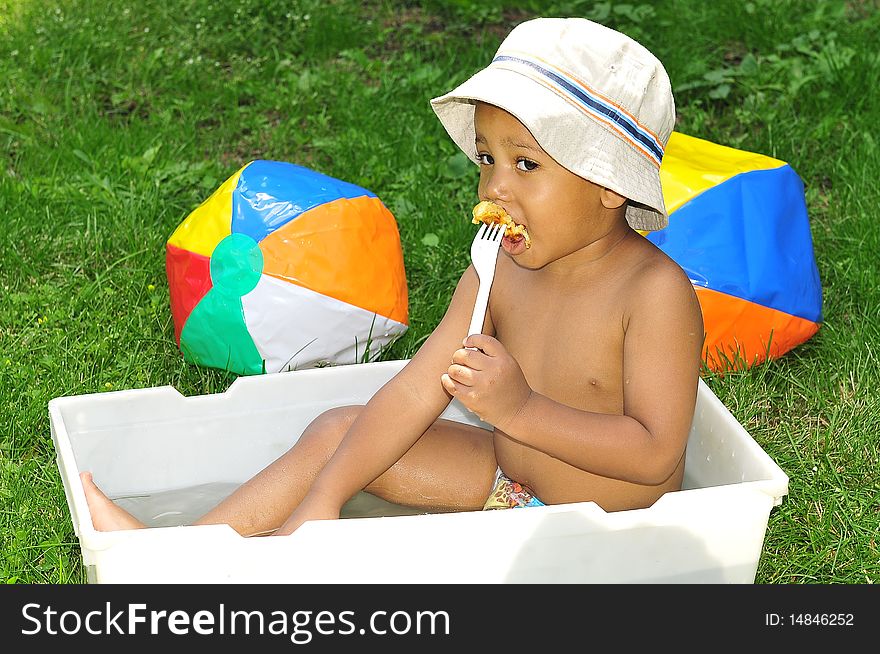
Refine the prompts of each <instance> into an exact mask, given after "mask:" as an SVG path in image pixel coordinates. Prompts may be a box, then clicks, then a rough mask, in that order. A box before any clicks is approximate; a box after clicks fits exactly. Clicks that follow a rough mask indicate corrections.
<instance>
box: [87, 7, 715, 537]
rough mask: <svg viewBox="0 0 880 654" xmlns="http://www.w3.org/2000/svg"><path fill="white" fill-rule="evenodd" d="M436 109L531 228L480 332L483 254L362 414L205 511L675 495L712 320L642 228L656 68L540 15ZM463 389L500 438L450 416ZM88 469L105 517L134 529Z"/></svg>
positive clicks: (98, 516)
mask: <svg viewBox="0 0 880 654" xmlns="http://www.w3.org/2000/svg"><path fill="white" fill-rule="evenodd" d="M432 106H433V108H434V111H435V112H436V114H437V116H438V117H439V119H440V121H441V122H442V123H443V125H444V127H445V128H446V130H447V131H448V132H449V134H450V136H451V137H452V139H453V140H454V141H455V143H456V144H458V146H459V147H460V148H461V149H462V150H464V151H465V152H466V153H467V154H468V155H469V156H471V157H472V158H473V160H474V161H475V162H476V163H478V164H479V166H480V181H479V199H480V200H490V201H492V202H494V203H495V204H497V205H499V206H501V207H503V208H504V209H505V210H506V211H507V213H508V214H509V215H510V216H511V217H512V218H513V220H514V221H515V222H516V223H518V224H521V225H524V226H525V228H526V229H527V231H528V234H529V235H530V238H531V242H530V246H529V247H526V244H525V243H524V240H523V239H522V238H521V237H520V238H510V237H507V238H505V239H504V242H503V243H502V251H501V252H499V256H498V263H497V270H496V273H495V279H494V283H493V286H492V292H491V296H490V300H489V309H488V312H487V315H486V319H485V322H484V326H483V333H482V334H470V335H468V334H467V333H466V331H467V326H468V324H469V321H470V316H471V311H472V309H473V306H474V299H475V297H476V293H477V287H478V284H479V280H478V277H477V275H476V273H475V272H474V269H473V266H471V267H468V269H467V270H465V272H464V274H463V275H462V276H461V279H460V280H459V282H458V285H457V287H456V289H455V293H454V295H453V297H452V300H451V302H450V305H449V307H448V309H447V311H446V314H445V316H444V317H443V319H442V321H441V322H440V324H439V325H438V326H437V327H436V329H435V330H434V331H433V332H432V334H431V335H430V337H429V338H428V339H427V340H426V341H425V343H424V345H423V346H422V347H421V348H420V349H419V351H418V352H417V353H416V354H415V355H414V356H413V358H412V359H411V360H410V361H409V362H408V363H407V365H406V366H405V367H404V368H403V369H402V370H401V371H400V372H399V373H398V374H397V375H396V376H395V377H394V378H393V379H392V380H391V381H390V382H388V383H387V384H386V385H385V386H384V387H382V388H381V389H380V390H379V391H378V392H377V393H376V394H375V396H374V397H373V398H372V399H371V400H370V401H369V402H368V403H367V404H366V405H365V406H347V407H339V408H336V409H332V410H330V411H327V412H326V413H323V414H322V415H320V416H319V417H318V418H316V419H315V420H314V421H313V422H312V423H311V424H310V425H309V427H308V428H307V429H306V430H305V432H304V433H303V434H302V436H301V437H300V439H299V440H298V441H297V443H296V444H295V445H294V446H293V447H292V448H291V449H290V450H289V451H288V452H287V453H285V454H283V455H282V456H281V457H279V458H278V459H277V460H276V461H275V462H273V463H272V464H270V465H269V466H268V467H266V468H265V469H264V470H263V471H261V472H260V473H258V474H257V475H256V476H254V477H253V478H252V479H251V480H249V481H248V482H246V483H245V484H243V485H242V486H241V487H240V488H239V489H238V490H237V491H236V492H235V493H233V494H232V495H231V496H230V497H228V498H227V499H226V500H224V501H223V502H221V503H220V504H219V505H218V506H217V507H216V508H214V509H212V510H211V511H210V512H209V513H208V514H206V515H205V516H203V517H202V518H201V519H200V520H199V521H198V522H197V524H210V523H226V524H229V525H231V526H232V527H233V528H234V529H236V530H237V531H238V532H239V533H241V534H243V535H256V534H266V533H275V534H289V533H291V532H293V531H294V530H295V529H297V528H298V527H299V526H300V525H302V524H303V523H304V522H306V521H309V520H323V519H333V518H338V517H339V513H340V509H341V507H342V506H343V504H344V503H345V502H346V501H348V500H349V499H350V498H351V497H353V496H354V495H355V494H356V493H357V492H358V491H361V490H366V491H368V492H370V493H372V494H375V495H377V496H379V497H381V498H384V499H386V500H389V501H391V502H395V503H398V504H404V505H409V506H413V507H421V508H423V509H425V510H428V511H448V510H458V511H469V510H480V509H483V508H497V507H507V506H534V505H540V504H542V503H543V504H558V503H565V502H584V501H594V502H596V503H597V504H598V505H599V506H601V507H602V508H604V509H605V510H606V511H617V510H623V509H635V508H642V507H648V506H650V505H651V504H652V503H654V502H655V501H656V500H657V499H658V498H659V497H660V496H661V495H663V494H664V493H666V492H669V491H675V490H678V489H680V488H681V480H682V474H683V471H684V460H685V459H684V456H685V445H686V442H687V438H688V433H689V429H690V425H691V421H692V419H693V413H694V406H695V401H696V395H697V384H698V380H699V372H700V356H701V349H702V342H703V324H702V316H701V312H700V306H699V304H698V301H697V298H696V294H695V293H694V290H693V287H692V285H691V283H690V281H689V280H688V278H687V276H686V275H685V273H684V272H683V271H682V269H681V268H680V267H679V266H678V265H677V264H676V263H675V262H674V261H672V260H671V259H670V258H669V257H668V256H667V255H666V254H664V253H663V252H662V251H661V250H659V249H658V248H657V247H655V246H654V245H653V244H652V243H651V242H650V241H648V239H646V238H644V237H643V236H642V235H641V234H640V233H639V232H638V231H637V230H643V231H647V230H655V229H661V228H663V227H664V226H665V225H666V223H667V215H666V211H665V207H664V204H663V196H662V193H661V189H660V176H659V168H660V161H661V158H662V156H663V150H664V147H665V145H666V142H667V141H668V139H669V135H670V133H671V131H672V127H673V121H674V114H675V108H674V103H673V98H672V92H671V88H670V84H669V80H668V77H667V75H666V72H665V70H664V68H663V66H662V64H661V63H660V62H659V61H658V60H657V59H656V58H655V57H654V56H653V55H652V54H651V53H650V52H648V51H647V50H646V49H645V48H644V47H642V46H641V45H639V44H638V43H636V42H635V41H633V40H632V39H630V38H628V37H626V36H624V35H623V34H620V33H618V32H616V31H614V30H611V29H609V28H606V27H603V26H602V25H599V24H596V23H593V22H590V21H588V20H585V19H581V18H564V19H563V18H538V19H534V20H530V21H526V22H524V23H522V24H520V25H519V26H517V27H516V28H515V29H513V30H512V31H511V33H510V34H509V35H508V37H507V38H506V39H505V40H504V42H503V43H502V44H501V46H500V48H499V49H498V52H497V53H496V55H495V57H494V59H493V60H492V62H491V63H490V64H489V65H488V66H487V67H486V68H485V69H483V70H481V71H479V72H477V73H476V74H475V75H474V76H473V77H471V78H470V79H468V80H467V81H465V82H464V83H463V84H461V85H460V86H459V87H458V88H456V89H454V90H453V91H451V92H450V93H447V94H446V95H443V96H441V97H438V98H435V99H434V100H432ZM461 219H462V220H464V219H466V217H464V216H462V217H461ZM452 398H457V399H458V400H459V401H461V403H462V404H464V406H465V407H467V408H468V409H470V410H471V411H473V412H474V413H475V414H476V415H477V416H479V417H480V418H481V419H482V420H484V421H485V422H487V423H489V424H491V425H493V426H494V430H493V431H488V430H485V429H481V428H479V427H475V426H472V425H465V424H460V423H457V422H452V421H447V420H443V419H440V418H439V416H440V415H441V413H442V412H443V411H444V409H445V408H446V407H447V405H448V404H449V402H450V401H451V399H452ZM82 482H83V486H84V489H85V492H86V496H87V498H88V502H89V508H90V511H91V514H92V518H93V522H94V525H95V528H96V529H99V530H113V529H128V528H136V527H143V525H142V524H141V523H139V522H138V521H137V520H136V519H135V518H134V517H133V516H131V515H130V514H128V513H126V512H125V511H124V510H123V509H121V508H120V507H118V506H116V505H115V504H113V502H111V501H110V500H109V499H108V498H107V497H106V496H105V495H104V494H103V493H102V492H101V491H100V490H99V489H98V487H97V486H96V485H95V484H94V482H93V481H92V479H91V475H90V474H89V473H87V472H86V473H83V475H82ZM487 498H488V499H487Z"/></svg>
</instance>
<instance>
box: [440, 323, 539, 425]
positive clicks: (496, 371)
mask: <svg viewBox="0 0 880 654" xmlns="http://www.w3.org/2000/svg"><path fill="white" fill-rule="evenodd" d="M463 344H464V347H462V348H461V349H458V350H456V351H455V352H454V353H453V355H452V365H450V366H449V369H448V370H447V371H446V374H444V375H443V376H441V377H440V383H441V384H443V388H445V389H446V392H447V393H449V394H450V395H452V396H453V397H455V398H457V399H458V400H459V401H460V402H461V403H462V404H464V405H465V406H466V407H467V408H468V409H470V410H471V411H473V412H474V413H476V414H477V416H478V417H479V418H480V420H483V421H485V422H488V423H490V424H492V425H495V426H496V427H498V428H499V429H501V430H504V425H505V424H507V423H509V422H510V421H512V420H513V418H514V417H515V416H516V414H517V413H519V410H520V409H521V408H522V407H523V405H524V404H525V403H526V400H528V399H529V395H531V392H532V389H531V388H530V387H529V384H528V382H527V381H526V378H525V375H523V371H522V368H520V367H519V364H518V363H517V362H516V359H514V358H513V357H512V356H511V355H510V353H509V352H508V351H507V350H506V349H505V347H504V346H503V345H502V344H501V342H500V341H498V340H496V339H494V338H492V337H491V336H486V335H485V334H471V335H470V336H468V337H467V338H466V339H464V343H463ZM467 348H479V349H467Z"/></svg>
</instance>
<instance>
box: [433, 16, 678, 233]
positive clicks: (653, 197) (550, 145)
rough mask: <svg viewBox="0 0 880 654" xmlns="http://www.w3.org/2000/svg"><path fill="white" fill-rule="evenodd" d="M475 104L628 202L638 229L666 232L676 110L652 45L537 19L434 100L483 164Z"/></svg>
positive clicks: (572, 21) (577, 21)
mask: <svg viewBox="0 0 880 654" xmlns="http://www.w3.org/2000/svg"><path fill="white" fill-rule="evenodd" d="M476 102H485V103H488V104H492V105H495V106H497V107H500V108H501V109H504V110H505V111H507V112H508V113H510V114H512V115H513V116H515V117H516V118H517V119H518V120H519V121H520V122H521V123H522V124H523V125H525V126H526V128H527V129H528V130H529V131H530V132H531V133H532V136H534V138H535V140H536V141H537V142H538V143H539V144H540V145H541V147H542V148H543V149H544V151H545V152H547V154H549V155H550V156H551V157H553V159H555V160H556V161H557V162H558V163H559V164H560V165H562V166H564V167H565V168H567V169H568V170H570V171H571V172H573V173H575V174H576V175H578V176H580V177H583V178H584V179H587V180H590V181H591V182H594V183H596V184H599V185H601V186H604V187H606V188H609V189H611V190H613V191H615V192H617V193H619V194H621V195H623V196H624V197H626V198H627V199H628V200H629V202H628V205H627V209H626V219H627V222H628V223H629V225H630V227H632V228H633V229H638V230H642V231H653V230H658V229H663V228H664V227H665V226H666V225H667V223H668V218H667V213H666V206H665V204H664V202H663V192H662V190H661V187H660V162H661V160H662V158H663V151H664V149H665V148H666V144H667V142H668V141H669V136H670V134H671V133H672V128H673V124H674V122H675V102H674V100H673V97H672V88H671V85H670V83H669V76H668V75H667V74H666V69H665V68H664V67H663V64H662V63H660V61H659V60H658V59H657V58H656V57H655V56H654V55H653V54H651V53H650V52H649V51H648V50H647V49H646V48H645V47H644V46H642V45H640V44H639V43H637V42H636V41H634V40H633V39H631V38H630V37H628V36H626V35H624V34H621V33H620V32H617V31H615V30H613V29H611V28H608V27H605V26H604V25H600V24H598V23H594V22H592V21H589V20H587V19H585V18H535V19H532V20H529V21H526V22H524V23H521V24H519V25H517V26H516V27H515V28H514V29H513V30H511V32H510V34H508V36H507V38H505V39H504V41H503V42H502V43H501V46H500V47H499V48H498V51H497V52H496V53H495V57H494V58H493V59H492V62H491V63H490V64H489V65H488V66H487V67H486V68H484V69H482V70H480V71H478V72H477V73H476V74H474V75H473V76H472V77H471V78H470V79H468V80H466V81H465V82H464V83H462V84H461V85H459V86H458V87H457V88H455V89H453V90H452V91H450V92H449V93H447V94H445V95H442V96H440V97H437V98H434V99H433V100H431V106H432V107H433V109H434V112H435V113H436V114H437V117H438V118H439V119H440V122H442V123H443V126H444V127H445V128H446V131H447V132H448V133H449V135H450V136H451V137H452V140H453V141H455V143H456V144H457V145H458V147H460V148H461V149H462V151H464V153H465V154H467V155H468V156H469V157H470V158H471V159H472V160H474V161H475V162H476V161H477V159H476V151H475V145H474V138H475V134H474V108H475V103H476Z"/></svg>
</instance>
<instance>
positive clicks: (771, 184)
mask: <svg viewBox="0 0 880 654" xmlns="http://www.w3.org/2000/svg"><path fill="white" fill-rule="evenodd" d="M660 180H661V183H662V185H663V198H664V201H665V203H666V209H667V211H668V212H669V225H668V226H667V227H666V228H665V229H662V230H659V231H656V232H650V233H648V234H646V236H647V238H648V239H650V240H651V241H652V242H654V243H655V244H656V245H657V246H658V247H660V248H661V249H662V250H663V251H665V252H666V253H667V254H668V255H669V256H671V257H672V258H673V259H675V261H676V262H677V263H678V264H679V265H681V266H682V268H684V270H685V272H686V273H687V274H688V277H689V278H690V280H691V283H692V284H693V285H694V289H695V290H696V292H697V297H698V298H699V300H700V305H701V308H702V310H703V322H704V327H705V331H706V341H705V344H704V352H703V354H704V360H705V362H706V364H707V367H708V368H710V369H711V370H714V371H725V370H731V369H743V368H747V367H750V366H752V365H755V364H756V363H761V362H763V361H765V360H767V359H770V358H775V357H779V356H781V355H783V354H785V353H786V352H788V351H789V350H791V349H792V348H794V347H795V346H797V345H799V344H801V343H803V342H804V341H806V340H808V339H809V338H811V337H812V336H813V335H814V334H815V333H816V332H817V331H818V329H819V325H820V324H821V322H822V286H821V283H820V280H819V272H818V269H817V267H816V259H815V254H814V252H813V241H812V236H811V234H810V224H809V217H808V214H807V206H806V201H805V198H804V185H803V182H802V181H801V179H800V178H799V177H798V175H797V173H796V172H795V171H794V170H793V169H792V167H791V166H790V165H789V164H787V163H786V162H784V161H780V160H779V159H774V158H772V157H768V156H765V155H762V154H756V153H753V152H747V151H744V150H738V149H736V148H731V147H727V146H723V145H719V144H717V143H712V142H710V141H706V140H703V139H698V138H694V137H692V136H687V135H685V134H681V133H679V132H673V133H672V136H671V138H670V139H669V143H668V145H667V148H666V152H665V154H664V156H663V164H662V165H661V167H660Z"/></svg>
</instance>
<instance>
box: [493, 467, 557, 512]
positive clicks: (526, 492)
mask: <svg viewBox="0 0 880 654" xmlns="http://www.w3.org/2000/svg"><path fill="white" fill-rule="evenodd" d="M527 506H544V503H543V502H542V501H541V500H539V499H538V498H537V497H535V495H534V494H533V493H532V489H530V488H529V487H527V486H523V485H522V484H520V483H519V482H517V481H513V480H512V479H510V478H509V477H508V476H507V475H505V474H504V473H503V472H501V468H498V470H497V471H496V472H495V487H494V488H493V489H492V492H491V493H489V499H487V500H486V503H485V504H484V505H483V511H489V510H492V509H521V508H524V507H527Z"/></svg>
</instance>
